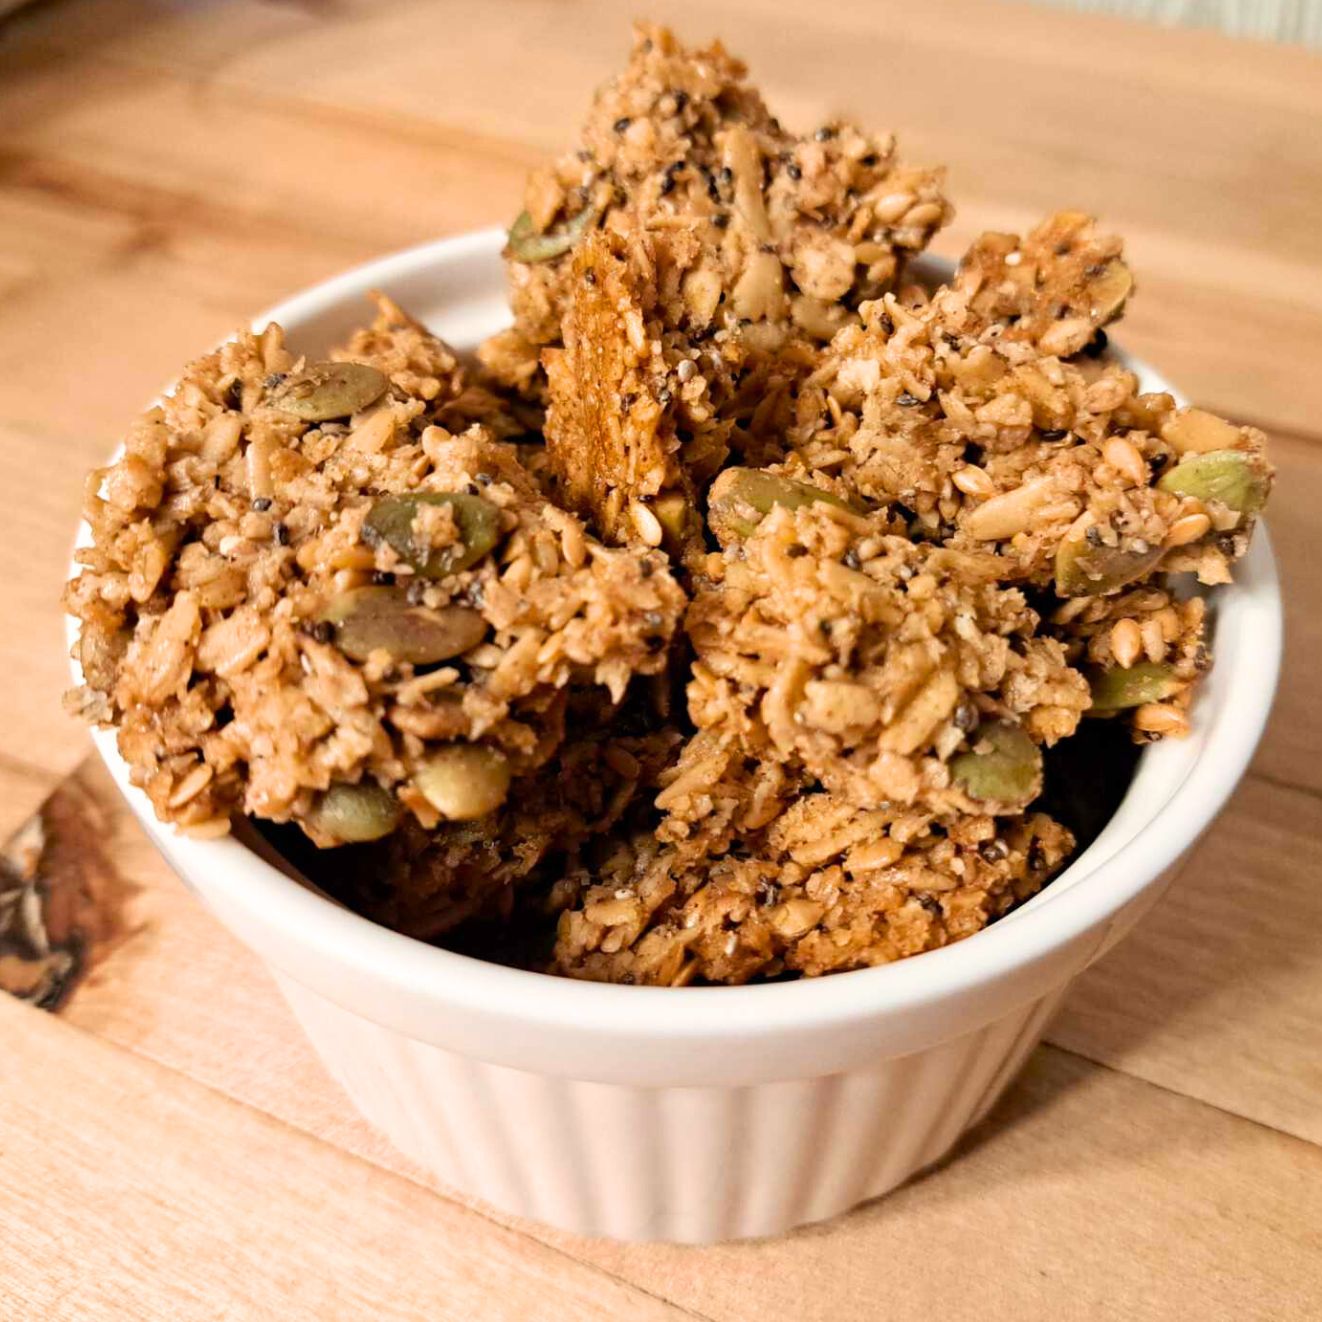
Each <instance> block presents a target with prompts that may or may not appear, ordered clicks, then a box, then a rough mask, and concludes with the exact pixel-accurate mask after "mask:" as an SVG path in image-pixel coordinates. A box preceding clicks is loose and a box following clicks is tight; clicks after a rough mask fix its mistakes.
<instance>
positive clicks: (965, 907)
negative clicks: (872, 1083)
mask: <svg viewBox="0 0 1322 1322" xmlns="http://www.w3.org/2000/svg"><path fill="white" fill-rule="evenodd" d="M1073 843H1074V842H1073V839H1072V837H1071V836H1070V833H1069V832H1068V831H1067V830H1065V829H1064V828H1063V827H1062V826H1060V825H1059V824H1057V823H1056V822H1054V821H1052V820H1051V819H1050V818H1049V817H1046V816H1045V815H1043V814H1041V813H1034V814H1030V815H1028V816H1023V817H1008V818H1007V817H999V818H998V817H988V816H961V817H958V818H956V819H954V820H953V821H952V822H951V823H950V824H949V825H948V826H937V825H935V824H933V823H932V821H931V819H930V818H927V817H924V816H922V815H920V814H914V813H907V812H905V811H904V810H902V809H896V808H894V807H891V806H885V805H883V806H881V807H878V808H871V809H868V808H860V807H857V806H855V805H853V804H851V803H849V802H847V801H845V800H843V799H841V798H839V797H837V796H835V795H833V794H829V793H815V794H814V793H810V794H805V795H803V796H802V797H800V798H799V799H798V800H797V801H796V802H795V803H794V804H793V805H792V806H791V807H789V808H788V809H787V810H786V811H785V812H783V813H782V814H781V815H780V816H779V817H777V818H776V820H775V821H773V822H772V823H771V824H770V825H769V826H768V827H767V828H766V829H765V830H764V831H762V832H760V833H758V834H756V835H755V836H753V837H751V839H749V840H748V842H747V845H746V847H745V848H744V849H743V850H741V851H740V854H739V855H738V856H735V855H727V856H725V857H722V858H718V859H716V860H714V861H709V862H704V863H702V864H700V865H698V866H686V864H685V861H684V860H683V858H682V857H681V856H680V855H679V854H678V853H677V852H676V851H674V850H671V849H662V850H661V851H660V852H657V851H656V850H655V849H654V848H653V846H652V842H650V841H642V842H638V844H639V846H640V847H636V848H630V847H629V846H628V845H624V846H621V847H620V848H619V849H617V851H616V853H615V855H614V856H613V857H612V858H611V859H610V860H609V861H608V866H607V868H606V869H605V871H604V874H603V875H602V877H601V879H600V880H599V881H598V882H597V884H595V885H588V886H587V887H586V888H585V889H584V891H583V892H582V894H581V895H580V896H579V897H578V898H577V899H576V901H575V903H574V904H573V905H572V907H570V908H569V909H567V910H566V912H564V913H563V914H562V915H561V917H560V923H559V928H558V931H557V936H556V945H555V950H554V954H553V956H552V963H551V969H550V971H551V972H555V973H559V974H563V975H567V976H569V977H576V978H585V979H590V980H594V981H602V982H632V983H643V984H648V985H654V986H683V985H684V984H686V983H690V982H694V981H703V982H717V983H742V982H747V981H749V980H750V979H752V978H756V977H774V976H777V975H781V974H785V973H800V974H805V975H808V976H817V975H820V974H824V973H835V972H841V971H844V970H847V969H858V968H867V967H870V966H873V965H877V964H886V963H890V962H891V961H893V960H896V959H901V958H904V957H905V956H908V955H914V954H918V953H919V952H921V951H924V950H932V949H936V948H938V947H940V946H944V945H947V944H949V943H950V942H952V941H957V940H960V939H962V938H963V937H966V936H970V935H972V934H973V933H974V932H977V931H979V930H981V929H982V928H983V927H985V926H986V925H987V923H989V922H991V921H993V920H994V919H995V918H997V917H998V916H1000V915H1001V914H1002V913H1004V912H1005V911H1006V910H1008V909H1009V908H1011V907H1012V906H1013V905H1014V904H1016V903H1018V902H1020V901H1022V900H1024V899H1027V898H1028V897H1029V896H1031V895H1033V894H1035V893H1036V892H1037V891H1038V890H1039V889H1040V888H1041V887H1042V885H1043V884H1044V883H1045V882H1046V880H1047V879H1048V878H1049V877H1050V876H1051V875H1052V873H1053V872H1054V871H1055V870H1056V869H1057V868H1058V867H1059V866H1060V864H1061V863H1062V862H1063V861H1064V859H1065V858H1066V857H1067V856H1068V854H1069V852H1070V850H1071V849H1072V848H1073Z"/></svg>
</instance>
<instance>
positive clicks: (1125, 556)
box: [1056, 535, 1165, 597]
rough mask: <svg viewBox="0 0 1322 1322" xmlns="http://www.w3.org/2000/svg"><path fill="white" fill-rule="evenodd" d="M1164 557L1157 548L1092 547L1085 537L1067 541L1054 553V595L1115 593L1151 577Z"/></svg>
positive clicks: (1067, 539) (1080, 595)
mask: <svg viewBox="0 0 1322 1322" xmlns="http://www.w3.org/2000/svg"><path fill="white" fill-rule="evenodd" d="M1164 554H1165V551H1164V549H1163V548H1162V547H1160V546H1144V547H1142V549H1135V548H1134V547H1132V546H1131V547H1125V546H1093V545H1092V544H1091V543H1090V542H1089V541H1088V538H1087V536H1086V535H1085V536H1069V537H1066V538H1064V539H1063V540H1062V541H1061V543H1060V546H1059V547H1057V549H1056V592H1057V593H1058V594H1059V595H1060V596H1062V597H1095V596H1104V595H1105V594H1106V593H1108V592H1116V591H1118V590H1119V589H1120V588H1122V587H1124V586H1125V584H1126V583H1132V582H1133V581H1134V580H1135V579H1137V578H1142V577H1143V575H1144V574H1147V573H1150V572H1151V571H1152V570H1153V569H1155V568H1156V567H1157V564H1158V562H1159V561H1160V560H1161V557H1162V556H1163V555H1164Z"/></svg>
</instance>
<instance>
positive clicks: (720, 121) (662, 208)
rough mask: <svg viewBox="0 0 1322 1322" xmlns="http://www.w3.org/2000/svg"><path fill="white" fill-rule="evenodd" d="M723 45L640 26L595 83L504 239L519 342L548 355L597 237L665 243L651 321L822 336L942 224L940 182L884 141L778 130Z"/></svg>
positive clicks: (847, 131)
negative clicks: (640, 236)
mask: <svg viewBox="0 0 1322 1322" xmlns="http://www.w3.org/2000/svg"><path fill="white" fill-rule="evenodd" d="M745 73H746V70H745V68H744V65H743V64H742V63H740V62H739V61H738V60H736V59H734V58H732V57H731V56H730V55H729V54H727V52H726V51H725V49H724V47H722V46H721V45H720V44H719V43H715V44H713V45H712V46H710V47H708V48H706V49H705V50H689V49H686V48H684V47H682V46H680V45H679V43H678V42H676V40H675V38H674V37H673V35H672V34H671V33H670V32H669V31H667V30H666V29H665V28H660V27H651V26H640V27H639V28H638V29H637V30H636V34H635V41H634V49H633V54H632V56H631V58H630V61H629V64H628V66H627V67H626V68H625V70H624V71H623V72H622V73H621V74H620V75H619V77H617V78H616V79H615V80H613V81H612V82H610V83H608V84H606V85H605V86H604V87H602V88H600V89H599V90H598V92H597V94H596V97H595V98H594V101H593V105H592V109H591V111H590V112H589V115H588V118H587V122H586V123H585V125H584V127H583V130H582V134H581V136H580V140H579V143H578V145H577V147H576V149H575V150H574V151H573V152H571V153H569V154H567V155H566V156H564V157H562V158H561V159H560V160H559V161H558V162H556V164H555V165H554V166H551V167H549V168H547V169H543V170H538V171H535V172H534V173H533V175H532V176H531V177H530V179H529V181H528V187H527V192H526V196H525V206H526V210H525V211H524V213H523V214H522V215H521V216H520V217H519V218H518V220H517V221H516V222H515V224H514V226H513V228H512V229H511V231H510V242H509V246H508V248H507V256H508V258H509V259H510V266H509V277H510V295H511V302H512V304H513V307H514V314H515V328H516V332H517V334H518V335H519V336H520V337H521V338H522V340H523V341H524V342H526V343H528V344H534V345H535V344H554V343H555V342H556V341H557V340H558V339H559V336H560V321H561V317H562V315H563V312H564V309H565V306H566V303H567V300H568V297H569V293H570V290H571V287H572V285H573V279H574V277H573V275H572V273H571V272H572V266H571V262H570V258H569V256H568V254H569V253H570V252H571V251H572V249H573V248H574V247H575V246H576V245H577V244H578V243H580V242H582V241H583V239H584V238H586V236H587V235H588V234H589V233H590V232H591V231H592V230H593V229H594V228H597V227H598V226H601V227H604V228H606V229H609V230H613V231H616V232H620V233H629V232H632V231H647V232H648V233H650V234H653V235H656V236H664V237H665V238H666V239H667V243H666V246H665V249H664V251H663V252H662V254H661V258H660V260H661V264H662V269H663V278H662V282H661V288H662V316H663V318H664V320H665V323H666V325H667V326H668V327H670V328H680V327H683V328H685V329H686V330H688V331H689V332H690V333H694V334H697V333H701V332H705V331H708V330H710V329H713V328H715V327H718V326H731V325H734V324H736V323H737V322H738V321H739V320H741V319H742V320H744V321H746V322H747V323H750V324H752V325H753V326H754V327H755V328H759V329H755V333H754V338H755V339H759V340H765V339H767V338H768V331H769V334H770V338H776V337H781V338H783V336H784V334H785V333H786V332H787V331H788V329H789V328H791V327H797V328H798V329H799V330H800V331H801V332H803V333H804V334H806V335H808V336H809V337H810V338H813V339H825V338H829V336H830V335H831V333H832V332H833V331H834V330H836V329H838V328H839V327H840V325H842V324H843V323H844V321H845V320H846V319H847V316H848V307H849V306H852V305H854V304H856V303H857V301H858V300H859V299H860V298H870V297H875V296H876V295H877V294H878V293H880V292H881V291H882V290H884V289H887V288H890V287H891V285H892V283H893V282H894V280H895V277H896V274H897V269H898V265H899V262H900V261H901V259H902V258H903V257H904V255H906V254H908V253H911V252H917V251H919V250H921V249H922V248H923V247H925V246H926V244H927V242H928V240H929V238H930V237H931V235H932V234H933V232H934V231H935V230H936V229H938V228H939V227H940V226H941V225H942V224H943V223H944V222H945V221H946V220H947V219H948V217H949V215H950V207H949V204H948V203H947V202H946V200H945V198H944V196H943V195H942V192H941V175H940V172H939V171H935V170H924V169H915V168H912V167H906V166H903V165H901V164H899V163H898V161H897V157H896V150H895V140H894V138H893V137H892V136H891V135H882V136H880V137H870V136H868V135H865V134H863V133H861V132H860V131H859V130H857V129H855V128H852V127H850V126H848V125H835V124H833V125H827V126H824V127H822V128H820V129H818V130H817V131H816V132H815V133H814V134H812V135H811V136H809V137H806V138H796V137H794V136H793V135H792V134H790V133H788V132H786V130H785V129H783V128H782V127H781V125H780V124H779V122H778V121H777V120H776V119H775V118H774V117H773V116H772V115H771V113H770V112H769V111H768V109H767V107H766V105H765V103H764V102H763V100H762V98H761V96H760V95H759V94H758V93H757V91H756V90H755V89H754V88H752V87H751V86H750V85H749V83H748V82H747V80H746V77H745Z"/></svg>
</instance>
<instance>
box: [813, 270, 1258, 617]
mask: <svg viewBox="0 0 1322 1322" xmlns="http://www.w3.org/2000/svg"><path fill="white" fill-rule="evenodd" d="M1003 331H1004V328H1003V327H1000V326H986V325H984V324H983V322H982V321H981V320H980V319H979V318H978V317H977V316H976V315H975V314H974V313H973V311H972V309H971V307H970V304H969V301H968V298H967V296H966V294H965V293H963V292H961V291H960V290H959V288H958V287H952V288H945V289H941V290H938V291H937V292H936V293H935V294H934V295H933V296H932V297H931V298H930V299H928V300H925V301H920V302H918V303H916V304H912V303H904V302H901V300H899V299H897V298H895V297H893V296H887V297H886V298H884V299H882V300H879V301H878V302H876V303H872V304H868V305H866V306H865V307H864V309H863V317H862V322H861V324H860V325H859V326H855V327H848V328H846V329H845V330H843V331H841V332H840V333H839V334H838V335H837V336H836V338H835V339H834V340H833V341H832V343H831V344H830V345H829V346H828V347H827V349H826V350H825V351H824V352H823V354H822V357H821V362H820V365H819V366H818V368H817V369H816V370H815V371H814V372H813V373H812V375H811V376H810V377H809V378H808V379H807V381H806V382H805V383H804V385H803V387H802V388H801V390H800V392H799V398H798V402H797V409H796V413H797V416H796V422H795V425H794V426H793V428H791V429H790V432H789V434H788V435H789V442H790V446H791V452H790V454H789V456H788V458H787V463H791V464H797V465H799V466H801V467H802V468H803V469H804V470H805V471H807V472H811V473H814V474H818V475H829V476H830V477H832V478H833V479H836V480H837V481H838V482H839V483H840V484H841V487H842V489H844V490H847V491H853V492H855V493H857V495H858V496H860V497H861V498H863V499H864V500H867V501H870V502H875V503H881V502H888V503H890V504H891V505H892V506H898V507H901V508H902V509H903V510H904V511H905V515H906V518H908V520H909V535H910V536H912V537H917V538H922V539H924V540H930V541H936V542H941V543H944V544H945V545H947V546H950V547H952V548H957V549H962V550H968V551H973V552H979V553H981V552H990V553H994V554H996V555H997V556H998V558H999V559H1000V561H1001V562H1002V565H1003V571H1002V577H1004V578H1006V579H1018V580H1023V581H1025V582H1028V583H1031V584H1034V585H1037V586H1043V587H1046V586H1050V587H1052V588H1053V589H1054V590H1055V591H1056V592H1058V593H1059V594H1060V595H1062V596H1095V595H1104V594H1107V593H1112V592H1117V591H1120V590H1122V589H1123V588H1125V587H1126V586H1128V585H1130V584H1132V583H1136V582H1138V581H1141V580H1142V579H1144V578H1145V577H1147V576H1148V575H1150V574H1152V573H1154V572H1156V571H1157V570H1158V569H1159V568H1160V569H1163V570H1168V571H1176V570H1194V571H1196V572H1197V574H1198V576H1199V578H1200V579H1201V580H1202V581H1203V582H1205V583H1219V582H1225V581H1228V579H1229V577H1230V565H1231V564H1232V563H1233V562H1234V560H1235V559H1237V558H1238V557H1239V556H1241V555H1242V554H1243V553H1244V552H1245V550H1246V549H1247V546H1248V543H1249V538H1250V535H1251V532H1252V527H1253V522H1254V519H1255V517H1256V514H1257V512H1258V510H1259V509H1260V508H1261V506H1262V504H1263V502H1264V501H1265V499H1266V496H1267V492H1268V490H1269V488H1270V483H1271V476H1272V470H1271V466H1270V465H1269V464H1268V462H1267V460H1266V458H1265V437H1263V435H1262V433H1261V432H1259V431H1257V430H1256V429H1254V428H1252V427H1237V426H1234V425H1233V424H1231V423H1227V422H1224V421H1222V420H1221V419H1219V418H1216V417H1214V416H1213V415H1211V414H1208V413H1205V412H1203V411H1202V410H1198V409H1180V410H1177V409H1176V408H1175V405H1174V401H1173V400H1172V399H1171V398H1170V396H1169V395H1165V394H1156V393H1141V392H1140V391H1139V388H1138V380H1137V378H1136V377H1135V375H1134V374H1133V373H1132V372H1129V371H1127V370H1126V369H1124V368H1123V367H1122V366H1120V365H1119V364H1117V363H1114V362H1109V361H1105V362H1096V363H1095V362H1093V361H1091V360H1082V361H1080V360H1067V359H1062V358H1060V357H1057V356H1055V355H1051V354H1046V353H1043V352H1041V351H1040V349H1039V348H1038V347H1036V346H1035V345H1033V344H1032V343H1031V342H1029V341H1014V340H1012V339H1010V338H1009V336H1008V331H1005V332H1004V333H1001V332H1003Z"/></svg>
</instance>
